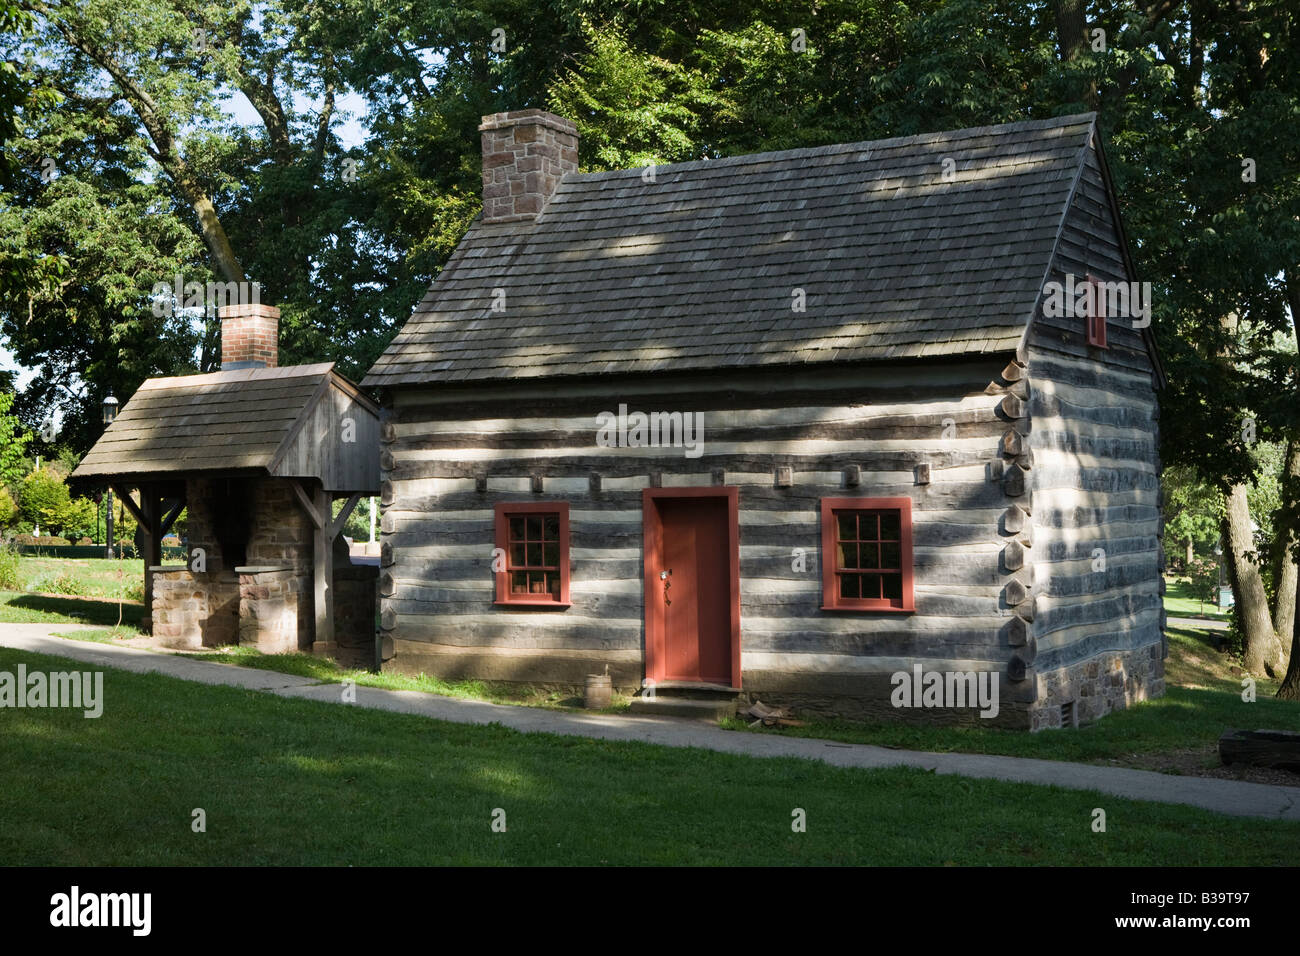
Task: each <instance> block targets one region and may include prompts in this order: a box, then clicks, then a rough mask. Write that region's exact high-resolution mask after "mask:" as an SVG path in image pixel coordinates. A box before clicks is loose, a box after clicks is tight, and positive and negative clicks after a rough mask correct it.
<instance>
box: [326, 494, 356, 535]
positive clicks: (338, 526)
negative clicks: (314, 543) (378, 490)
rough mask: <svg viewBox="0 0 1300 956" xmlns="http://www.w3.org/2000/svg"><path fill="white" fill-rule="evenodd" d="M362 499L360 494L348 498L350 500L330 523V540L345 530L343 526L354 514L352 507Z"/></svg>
mask: <svg viewBox="0 0 1300 956" xmlns="http://www.w3.org/2000/svg"><path fill="white" fill-rule="evenodd" d="M360 500H361V496H360V495H353V496H352V497H350V498H348V502H347V504H345V505H344V506H343V510H342V511H340V512H339V513H338V514H337V515H335V517H334V520H333V521H331V522H330V525H329V536H330V541H333V540H334V539H335V538H337V537H338V536H339V532H340V531H342V530H343V526H344V525H346V524H347V523H348V517H349V516H350V515H351V514H352V509H354V508H355V507H356V506H357V502H358V501H360ZM327 513H328V512H327Z"/></svg>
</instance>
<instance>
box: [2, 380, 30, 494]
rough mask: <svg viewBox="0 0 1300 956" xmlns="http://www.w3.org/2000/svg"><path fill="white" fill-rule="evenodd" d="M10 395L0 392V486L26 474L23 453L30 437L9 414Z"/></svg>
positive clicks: (11, 404)
mask: <svg viewBox="0 0 1300 956" xmlns="http://www.w3.org/2000/svg"><path fill="white" fill-rule="evenodd" d="M13 403H14V397H13V395H12V394H8V393H5V392H0V486H2V485H12V484H14V483H15V482H17V481H18V480H19V479H21V478H22V476H23V475H24V474H25V473H26V470H27V469H26V468H25V467H24V465H25V460H24V452H25V450H26V448H27V443H28V442H30V441H31V439H32V436H31V434H30V433H29V432H26V431H23V429H22V426H21V424H20V423H19V421H18V419H17V418H15V417H14V416H12V415H10V414H9V409H11V408H12V407H13Z"/></svg>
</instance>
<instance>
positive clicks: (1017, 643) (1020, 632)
mask: <svg viewBox="0 0 1300 956" xmlns="http://www.w3.org/2000/svg"><path fill="white" fill-rule="evenodd" d="M1027 640H1029V626H1028V625H1027V624H1025V622H1024V621H1023V620H1021V619H1020V618H1018V617H1013V618H1012V619H1011V620H1010V621H1008V622H1007V643H1008V644H1010V645H1011V646H1012V647H1023V646H1024V644H1025V641H1027Z"/></svg>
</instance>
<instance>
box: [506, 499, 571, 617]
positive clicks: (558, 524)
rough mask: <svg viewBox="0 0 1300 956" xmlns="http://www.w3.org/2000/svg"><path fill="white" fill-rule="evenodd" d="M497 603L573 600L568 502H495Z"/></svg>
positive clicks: (539, 604) (542, 603)
mask: <svg viewBox="0 0 1300 956" xmlns="http://www.w3.org/2000/svg"><path fill="white" fill-rule="evenodd" d="M496 547H497V548H498V549H499V550H498V551H497V552H496V554H494V555H493V569H494V574H495V577H496V603H497V604H510V605H526V606H531V607H568V606H569V505H568V503H567V502H563V501H546V502H526V503H519V504H511V503H508V502H502V503H500V504H498V505H497V506H496Z"/></svg>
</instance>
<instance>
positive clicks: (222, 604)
mask: <svg viewBox="0 0 1300 956" xmlns="http://www.w3.org/2000/svg"><path fill="white" fill-rule="evenodd" d="M153 634H154V637H156V638H158V639H159V640H160V641H162V643H163V645H164V646H166V647H176V648H191V649H194V648H201V647H221V646H224V645H229V644H236V643H238V642H239V580H238V579H237V578H236V577H235V575H234V574H231V573H227V572H221V571H217V572H213V571H208V572H205V573H201V574H195V573H194V572H192V571H190V570H189V569H188V568H186V567H183V566H181V567H173V566H162V567H155V568H153Z"/></svg>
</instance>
